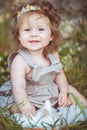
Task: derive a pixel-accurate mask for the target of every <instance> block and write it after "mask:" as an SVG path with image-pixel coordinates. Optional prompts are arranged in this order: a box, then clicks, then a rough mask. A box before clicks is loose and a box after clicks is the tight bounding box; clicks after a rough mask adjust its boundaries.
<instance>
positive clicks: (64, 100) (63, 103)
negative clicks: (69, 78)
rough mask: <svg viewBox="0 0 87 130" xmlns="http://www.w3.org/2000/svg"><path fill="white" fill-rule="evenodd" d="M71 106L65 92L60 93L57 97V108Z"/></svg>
mask: <svg viewBox="0 0 87 130" xmlns="http://www.w3.org/2000/svg"><path fill="white" fill-rule="evenodd" d="M71 104H72V102H71V99H70V96H69V94H68V93H67V92H60V93H59V97H58V105H59V107H62V106H63V107H64V106H65V107H66V106H70V105H71Z"/></svg>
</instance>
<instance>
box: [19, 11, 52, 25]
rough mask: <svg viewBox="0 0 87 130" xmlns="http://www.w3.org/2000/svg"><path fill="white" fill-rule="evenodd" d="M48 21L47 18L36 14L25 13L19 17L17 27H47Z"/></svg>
mask: <svg viewBox="0 0 87 130" xmlns="http://www.w3.org/2000/svg"><path fill="white" fill-rule="evenodd" d="M49 24H50V20H49V18H48V17H47V16H45V15H43V14H38V13H30V14H29V13H26V14H25V15H24V16H23V17H21V19H20V22H19V25H20V26H22V25H30V26H34V25H49Z"/></svg>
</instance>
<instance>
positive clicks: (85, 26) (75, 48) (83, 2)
mask: <svg viewBox="0 0 87 130" xmlns="http://www.w3.org/2000/svg"><path fill="white" fill-rule="evenodd" d="M18 1H23V0H0V85H2V84H3V83H4V82H6V81H7V80H9V79H10V74H9V69H8V65H7V57H8V55H9V53H10V52H12V51H13V50H15V48H16V43H15V42H14V40H13V38H12V34H11V31H12V30H11V19H10V16H11V10H12V7H13V4H14V3H17V2H18ZM49 1H51V2H52V4H54V6H55V7H56V8H60V9H61V13H60V15H61V18H62V22H61V25H60V30H61V33H62V36H63V40H62V44H61V46H60V47H59V50H58V52H59V54H60V59H61V62H62V63H63V66H64V70H65V73H66V76H67V79H68V82H69V83H70V84H72V85H73V86H75V87H76V88H77V89H78V90H79V91H80V92H81V93H82V94H83V95H84V96H85V97H86V98H87V0H62V1H61V0H49ZM83 126H84V125H83ZM86 128H87V127H86ZM74 129H75V128H74ZM74 129H73V130H74ZM76 130H77V129H76ZM83 130H84V128H83Z"/></svg>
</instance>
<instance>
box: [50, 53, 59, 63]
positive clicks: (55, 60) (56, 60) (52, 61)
mask: <svg viewBox="0 0 87 130" xmlns="http://www.w3.org/2000/svg"><path fill="white" fill-rule="evenodd" d="M48 58H49V59H50V61H51V63H52V65H55V64H61V62H60V61H58V59H57V58H56V57H55V56H54V55H52V54H48Z"/></svg>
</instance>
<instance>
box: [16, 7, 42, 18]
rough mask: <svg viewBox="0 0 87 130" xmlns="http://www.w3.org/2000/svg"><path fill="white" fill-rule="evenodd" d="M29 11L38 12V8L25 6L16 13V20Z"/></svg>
mask: <svg viewBox="0 0 87 130" xmlns="http://www.w3.org/2000/svg"><path fill="white" fill-rule="evenodd" d="M31 10H40V8H39V7H36V6H30V5H27V6H26V7H23V8H22V10H21V11H20V12H18V13H17V19H19V18H20V16H21V15H23V14H24V13H25V12H28V11H31Z"/></svg>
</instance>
